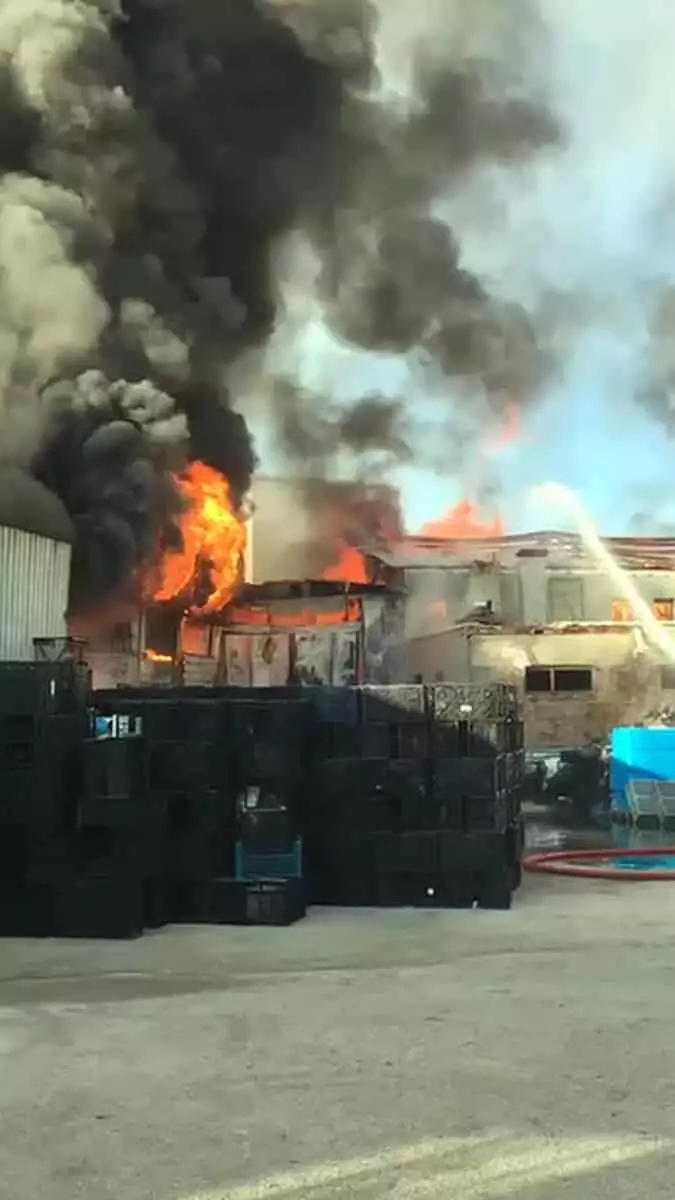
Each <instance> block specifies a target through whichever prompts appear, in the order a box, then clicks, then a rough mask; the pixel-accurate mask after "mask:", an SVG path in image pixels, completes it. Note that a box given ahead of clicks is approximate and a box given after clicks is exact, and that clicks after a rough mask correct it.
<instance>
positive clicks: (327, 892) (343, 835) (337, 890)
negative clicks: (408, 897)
mask: <svg viewBox="0 0 675 1200" xmlns="http://www.w3.org/2000/svg"><path fill="white" fill-rule="evenodd" d="M321 835H322V836H318V837H317V836H312V835H311V834H310V835H309V836H308V838H307V839H306V840H305V879H306V883H307V895H308V899H309V903H310V904H338V905H344V906H345V907H358V908H365V907H368V906H370V905H373V904H375V903H376V887H375V878H376V872H375V846H374V842H373V838H372V836H370V835H367V834H366V835H364V834H358V833H356V832H355V831H354V830H353V829H349V830H345V829H343V828H341V829H326V828H324V829H322V831H321Z"/></svg>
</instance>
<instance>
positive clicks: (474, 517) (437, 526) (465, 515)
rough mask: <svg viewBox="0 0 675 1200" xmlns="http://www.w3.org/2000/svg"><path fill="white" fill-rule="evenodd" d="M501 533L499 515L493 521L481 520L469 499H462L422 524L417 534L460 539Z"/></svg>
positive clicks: (501, 526)
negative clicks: (445, 511) (432, 519)
mask: <svg viewBox="0 0 675 1200" xmlns="http://www.w3.org/2000/svg"><path fill="white" fill-rule="evenodd" d="M503 533H504V522H503V521H501V520H500V518H499V517H495V519H494V520H493V521H483V520H482V519H481V517H480V515H479V513H478V512H477V510H476V509H475V507H474V505H473V504H472V503H471V501H470V500H466V499H464V500H460V502H459V504H456V505H455V507H454V508H451V509H450V511H449V512H447V513H445V515H444V516H442V517H439V518H438V520H436V521H429V522H428V524H427V525H423V526H422V528H421V529H420V532H419V535H418V536H419V537H427V538H439V539H441V540H443V541H455V540H456V541H462V540H464V539H468V538H493V537H502V535H503Z"/></svg>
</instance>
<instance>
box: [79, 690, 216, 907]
mask: <svg viewBox="0 0 675 1200" xmlns="http://www.w3.org/2000/svg"><path fill="white" fill-rule="evenodd" d="M195 691H196V690H195ZM95 703H96V709H97V711H98V712H99V713H103V714H109V715H110V716H115V717H117V718H118V719H119V718H125V719H130V720H132V721H134V722H136V723H137V727H139V728H140V730H141V731H142V737H141V738H140V739H133V738H129V739H125V740H126V743H127V746H126V754H127V755H128V756H131V755H134V757H138V771H137V772H136V774H135V786H134V792H135V795H134V800H133V802H130V803H129V804H128V805H127V806H120V805H119V804H117V805H116V804H115V803H113V797H112V795H109V796H108V798H107V802H102V801H99V803H98V804H97V814H98V820H99V822H102V821H103V819H104V818H105V819H106V823H107V824H108V832H107V833H106V834H105V835H104V834H103V832H102V830H101V832H100V833H99V836H100V837H101V838H103V837H104V836H105V838H106V839H107V840H108V841H109V843H110V844H111V845H112V846H116V847H117V848H118V850H119V852H120V855H122V853H123V847H124V844H125V843H128V849H129V854H128V855H127V859H128V860H129V861H130V862H131V864H132V865H131V873H132V877H133V879H134V881H135V885H137V886H138V889H139V892H140V894H141V895H142V897H143V903H144V912H145V924H146V926H147V927H157V926H159V925H161V924H163V923H165V922H167V921H184V922H198V921H201V920H203V919H205V908H206V907H207V905H208V900H207V892H208V889H209V887H210V886H211V884H212V881H213V880H215V879H217V878H219V877H220V876H223V875H229V874H231V873H232V869H233V861H234V858H233V856H234V842H235V799H236V770H235V764H234V762H233V742H232V739H231V738H230V737H229V736H228V728H227V724H226V721H225V719H224V712H223V705H222V703H219V702H218V698H217V697H216V695H215V694H214V693H213V692H211V693H210V694H209V693H206V694H205V695H202V694H201V692H196V694H195V693H190V692H188V691H187V690H179V689H171V690H169V689H164V690H163V691H162V690H160V689H156V690H155V689H147V690H141V689H125V690H124V691H122V690H120V691H118V692H99V693H96V694H95ZM134 742H135V743H136V746H137V747H138V753H137V755H135V754H134ZM89 752H90V753H91V754H96V753H97V752H98V754H99V755H100V756H101V757H102V758H103V757H105V755H106V753H107V754H110V755H111V756H115V755H116V754H117V755H123V754H124V752H125V751H124V744H123V739H119V740H116V739H111V740H110V741H109V742H107V743H106V741H105V740H104V741H100V742H99V744H98V747H97V746H96V744H95V743H94V742H92V744H91V746H90V747H89ZM125 812H126V814H127V815H126V816H125V815H124V813H125ZM90 824H91V822H90ZM120 861H121V860H120Z"/></svg>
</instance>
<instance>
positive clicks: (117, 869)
mask: <svg viewBox="0 0 675 1200" xmlns="http://www.w3.org/2000/svg"><path fill="white" fill-rule="evenodd" d="M161 850H162V846H161V843H160V839H159V838H158V836H157V835H156V834H155V833H153V835H152V836H150V834H149V833H147V832H146V831H144V830H143V829H141V828H129V827H126V828H124V827H119V828H112V827H104V826H92V827H87V828H81V829H78V830H76V831H75V833H74V834H73V837H72V841H71V849H70V853H71V861H72V867H73V871H74V873H75V875H77V876H78V877H81V878H83V879H110V880H119V879H122V880H124V879H128V880H136V879H140V878H142V877H144V876H146V875H150V874H153V873H156V870H157V859H158V856H159V855H160V852H161ZM162 857H163V855H162Z"/></svg>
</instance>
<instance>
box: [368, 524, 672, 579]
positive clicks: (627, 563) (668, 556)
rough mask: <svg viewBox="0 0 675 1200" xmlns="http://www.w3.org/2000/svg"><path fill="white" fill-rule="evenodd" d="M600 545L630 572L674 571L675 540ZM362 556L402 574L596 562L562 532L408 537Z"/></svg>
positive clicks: (614, 539)
mask: <svg viewBox="0 0 675 1200" xmlns="http://www.w3.org/2000/svg"><path fill="white" fill-rule="evenodd" d="M602 544H603V545H604V546H605V547H606V548H607V549H608V550H609V552H610V553H611V554H612V556H613V557H614V558H615V559H616V561H617V563H618V564H619V565H620V566H622V567H625V568H626V569H628V570H656V571H659V570H660V571H663V570H675V537H674V538H666V537H659V538H646V537H611V538H602ZM365 552H366V553H368V554H369V555H370V556H371V557H372V558H376V559H379V561H381V562H383V563H385V564H386V565H387V566H390V567H395V568H398V569H400V570H407V569H415V568H427V569H436V570H438V569H439V568H444V567H461V566H466V565H468V564H470V563H475V562H499V563H500V564H501V565H502V566H516V565H517V564H518V563H519V562H522V561H523V560H525V561H526V560H527V559H528V558H542V559H549V560H550V563H551V565H555V566H558V567H561V566H565V565H566V564H567V563H569V564H572V563H574V562H579V561H581V562H586V563H587V562H593V561H594V556H593V553H592V551H590V550H589V549H588V548H587V547H586V546H585V544H584V542H583V539H582V538H581V536H580V535H579V534H577V533H566V532H564V531H561V530H558V531H555V530H543V531H540V532H534V533H521V534H508V535H504V536H502V537H488V538H466V539H463V538H458V539H454V540H450V539H447V540H446V539H442V538H424V537H412V536H409V537H406V538H405V539H404V540H403V541H402V542H399V543H398V544H397V545H395V546H392V547H390V548H389V549H387V550H382V549H373V548H368V549H367V550H366V551H365Z"/></svg>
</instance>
